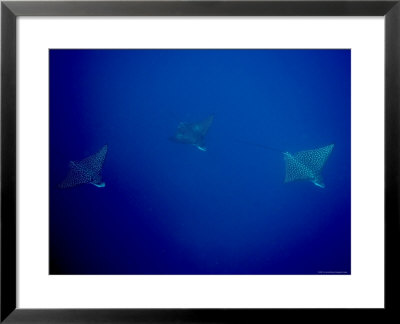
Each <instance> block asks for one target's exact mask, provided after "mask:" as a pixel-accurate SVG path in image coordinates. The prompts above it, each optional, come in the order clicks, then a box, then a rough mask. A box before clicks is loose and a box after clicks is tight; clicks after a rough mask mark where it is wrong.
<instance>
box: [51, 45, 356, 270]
mask: <svg viewBox="0 0 400 324" xmlns="http://www.w3.org/2000/svg"><path fill="white" fill-rule="evenodd" d="M49 94H50V97H49V100H50V104H49V130H50V136H49V154H50V161H49V162H50V163H49V165H50V170H49V175H50V177H49V182H50V183H49V195H50V196H49V274H51V275H350V274H351V50H350V49H50V50H49Z"/></svg>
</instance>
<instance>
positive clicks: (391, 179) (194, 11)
mask: <svg viewBox="0 0 400 324" xmlns="http://www.w3.org/2000/svg"><path fill="white" fill-rule="evenodd" d="M19 16H384V19H385V307H384V309H229V310H228V309H96V310H95V309H18V308H16V298H17V294H16V289H17V287H16V270H17V268H16V203H17V202H16V191H17V183H16V163H17V156H16V151H17V146H16V145H17V141H16V139H17V137H16V136H17V129H16V114H17V112H16V44H17V42H16V41H17V30H16V19H17V17H19ZM39 37H40V36H39ZM399 126H400V0H394V1H386V0H372V1H356V0H350V1H335V0H314V1H300V0H291V1H286V0H282V1H277V0H275V1H274V0H259V1H185V0H183V1H182V0H181V1H169V0H166V1H122V2H120V1H115V2H113V1H86V2H85V1H70V2H68V1H27V2H25V1H17V2H14V1H2V2H1V241H0V244H1V289H0V293H1V295H0V297H1V302H0V307H1V308H0V322H1V323H3V322H4V323H33V322H35V323H97V322H101V323H169V322H173V323H200V322H209V323H231V322H232V323H233V322H238V323H252V322H257V323H262V322H266V321H267V320H270V319H271V316H274V315H280V316H287V313H289V314H290V315H291V316H296V320H302V319H304V320H308V321H310V320H313V319H316V320H319V321H321V320H324V318H325V317H327V316H329V317H331V318H332V319H334V320H335V319H336V320H343V316H348V315H357V316H358V320H363V319H367V318H368V319H369V320H376V321H380V322H382V320H384V319H385V318H387V317H389V316H390V317H391V316H393V315H396V314H397V315H398V313H399V312H398V310H399V308H400V298H399V288H400V285H399V277H400V266H399V262H398V260H399V259H400V217H399V209H400V208H399V207H400V206H399V205H400V204H399V203H398V199H399V198H400V196H399V180H400V174H399V162H400V140H399V139H400V137H399V130H400V127H399ZM322 316H324V317H323V318H321V317H322ZM393 318H396V316H395V317H393ZM282 319H284V317H283V318H282V317H281V318H280V319H279V320H282Z"/></svg>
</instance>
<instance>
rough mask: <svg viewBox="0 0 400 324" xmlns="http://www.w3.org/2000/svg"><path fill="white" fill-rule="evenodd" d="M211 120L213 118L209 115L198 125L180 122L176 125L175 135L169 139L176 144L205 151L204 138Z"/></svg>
mask: <svg viewBox="0 0 400 324" xmlns="http://www.w3.org/2000/svg"><path fill="white" fill-rule="evenodd" d="M213 120H214V116H213V115H211V116H210V117H208V118H207V119H206V120H203V121H201V122H199V123H188V122H181V123H179V125H178V129H177V131H176V133H175V135H174V136H172V137H170V138H169V139H170V140H171V141H174V142H177V143H183V144H191V145H194V146H196V147H197V148H198V149H199V150H201V151H207V147H206V145H205V136H206V134H207V132H208V129H209V128H210V126H211V124H212V122H213Z"/></svg>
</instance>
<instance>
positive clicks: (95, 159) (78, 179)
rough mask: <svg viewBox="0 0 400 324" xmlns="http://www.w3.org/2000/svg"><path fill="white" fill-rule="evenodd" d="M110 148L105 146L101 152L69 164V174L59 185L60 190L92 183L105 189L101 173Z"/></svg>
mask: <svg viewBox="0 0 400 324" xmlns="http://www.w3.org/2000/svg"><path fill="white" fill-rule="evenodd" d="M107 149H108V146H107V145H104V146H103V147H102V148H101V149H100V151H98V152H97V153H95V154H93V155H90V156H88V157H86V158H84V159H82V160H79V161H71V162H70V163H69V167H70V169H69V172H68V174H67V176H66V177H65V179H64V180H63V181H62V182H61V183H60V184H59V185H58V187H59V188H62V189H64V188H72V187H75V186H78V185H81V184H85V183H92V184H94V185H96V186H97V187H104V183H103V182H102V181H101V171H102V169H103V164H104V159H105V158H106V155H107Z"/></svg>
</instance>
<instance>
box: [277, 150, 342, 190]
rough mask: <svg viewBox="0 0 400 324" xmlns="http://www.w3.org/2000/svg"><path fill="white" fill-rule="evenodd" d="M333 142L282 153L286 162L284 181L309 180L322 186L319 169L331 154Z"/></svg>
mask: <svg viewBox="0 0 400 324" xmlns="http://www.w3.org/2000/svg"><path fill="white" fill-rule="evenodd" d="M333 147H334V144H331V145H328V146H325V147H321V148H318V149H315V150H308V151H301V152H297V153H295V154H290V153H288V152H286V153H284V159H285V162H286V177H285V182H291V181H295V180H310V181H312V182H314V183H315V184H316V185H318V186H320V187H324V185H323V182H322V177H321V170H322V168H323V167H324V165H325V163H326V161H327V159H328V157H329V156H330V155H331V153H332V150H333Z"/></svg>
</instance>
